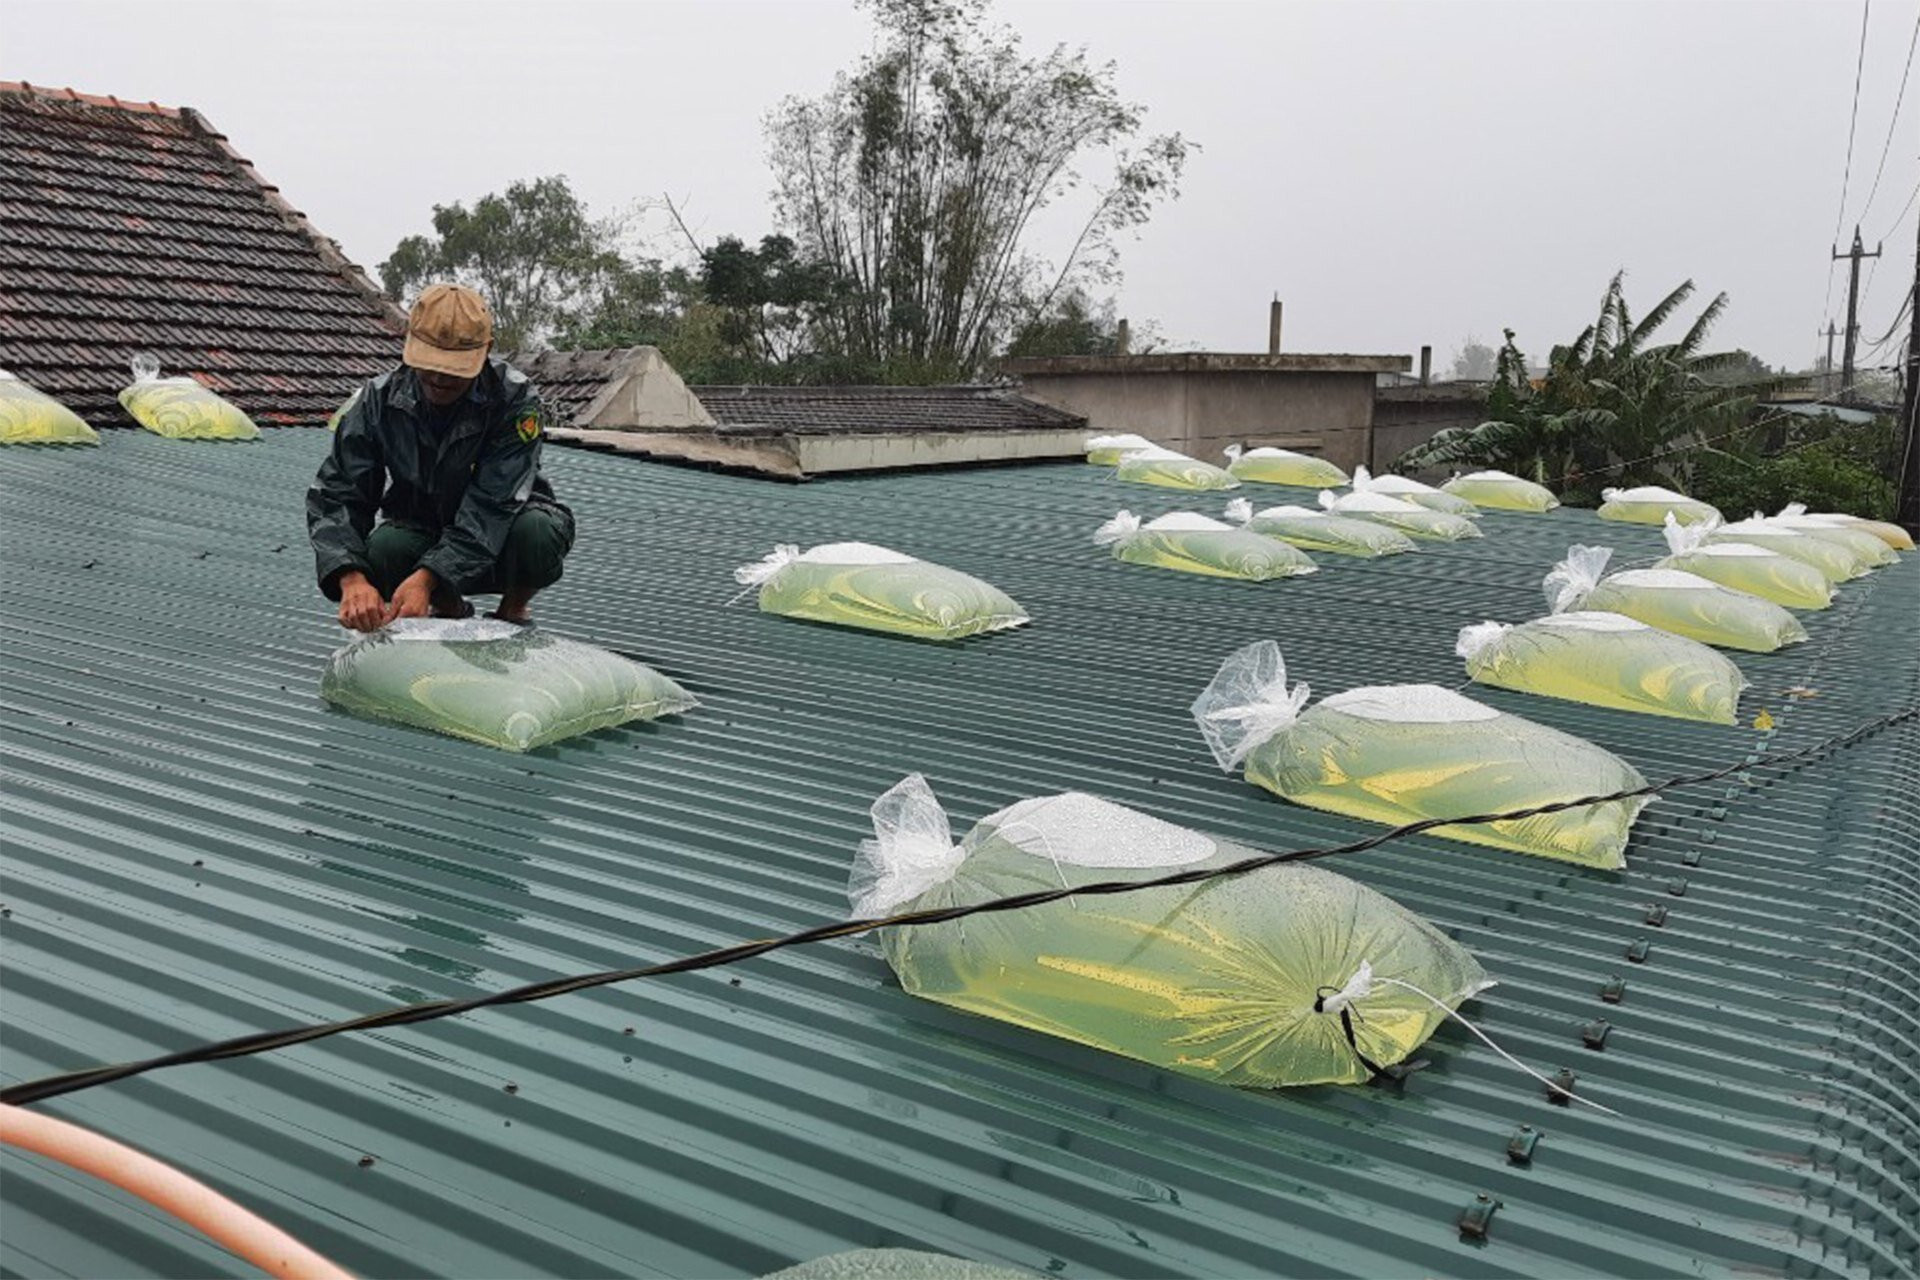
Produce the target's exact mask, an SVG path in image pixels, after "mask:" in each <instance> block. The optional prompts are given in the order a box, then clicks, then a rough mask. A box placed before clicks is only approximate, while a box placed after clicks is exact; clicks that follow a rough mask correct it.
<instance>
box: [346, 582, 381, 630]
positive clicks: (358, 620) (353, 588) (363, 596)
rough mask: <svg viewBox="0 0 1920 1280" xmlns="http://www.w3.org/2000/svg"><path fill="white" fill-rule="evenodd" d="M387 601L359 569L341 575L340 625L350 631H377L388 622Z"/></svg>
mask: <svg viewBox="0 0 1920 1280" xmlns="http://www.w3.org/2000/svg"><path fill="white" fill-rule="evenodd" d="M386 620H387V602H386V601H385V600H382V599H381V598H380V591H379V588H377V587H375V586H374V585H373V583H372V582H370V581H368V580H367V575H366V574H364V573H361V572H360V571H359V570H358V569H348V570H347V571H346V572H344V573H342V574H341V575H340V625H341V626H343V627H346V628H347V629H348V630H350V631H375V630H378V629H379V628H380V627H382V626H384V625H385V624H386Z"/></svg>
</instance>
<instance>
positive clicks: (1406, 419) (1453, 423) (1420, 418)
mask: <svg viewBox="0 0 1920 1280" xmlns="http://www.w3.org/2000/svg"><path fill="white" fill-rule="evenodd" d="M1486 409H1487V395H1486V388H1485V387H1480V386H1468V385H1460V384H1441V385H1439V386H1433V387H1383V388H1381V390H1380V394H1379V396H1378V397H1377V398H1376V399H1375V401H1374V406H1373V456H1374V463H1373V468H1374V470H1376V471H1389V470H1392V469H1393V460H1394V459H1395V458H1398V457H1399V456H1400V455H1401V454H1403V453H1405V452H1406V451H1407V450H1409V449H1411V448H1413V447H1414V446H1415V445H1417V444H1425V443H1426V442H1427V441H1429V440H1431V439H1433V437H1434V435H1435V434H1436V433H1438V432H1441V431H1444V430H1446V429H1447V428H1449V427H1477V426H1479V425H1480V424H1481V423H1482V422H1484V421H1485V420H1486Z"/></svg>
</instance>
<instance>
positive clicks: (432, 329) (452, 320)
mask: <svg viewBox="0 0 1920 1280" xmlns="http://www.w3.org/2000/svg"><path fill="white" fill-rule="evenodd" d="M492 346H493V313H492V312H490V311H488V310H487V300H486V299H485V298H482V297H481V296H480V295H479V294H478V293H475V292H474V291H473V290H472V289H469V288H467V287H466V286H465V285H460V284H434V285H428V286H427V287H426V289H425V290H424V291H423V292H422V293H421V294H420V300H419V301H418V302H415V303H414V304H413V312H412V314H410V315H409V316H408V317H407V345H406V348H405V350H403V351H402V352H401V355H400V358H401V359H402V360H403V361H405V362H406V363H407V364H409V365H411V366H412V367H413V368H415V369H426V370H429V371H430V372H433V373H445V374H450V375H452V376H453V377H456V378H477V377H479V376H480V370H482V369H484V368H485V367H486V364H487V351H488V350H489V349H490V348H491V347H492Z"/></svg>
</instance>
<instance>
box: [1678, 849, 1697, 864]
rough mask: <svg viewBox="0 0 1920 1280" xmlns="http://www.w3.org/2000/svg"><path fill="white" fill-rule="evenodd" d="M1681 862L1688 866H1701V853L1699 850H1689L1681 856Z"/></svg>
mask: <svg viewBox="0 0 1920 1280" xmlns="http://www.w3.org/2000/svg"><path fill="white" fill-rule="evenodd" d="M1680 861H1681V863H1683V864H1684V865H1686V866H1689V867H1697V866H1699V865H1700V851H1699V850H1698V849H1689V850H1687V851H1686V852H1685V853H1683V854H1681V855H1680Z"/></svg>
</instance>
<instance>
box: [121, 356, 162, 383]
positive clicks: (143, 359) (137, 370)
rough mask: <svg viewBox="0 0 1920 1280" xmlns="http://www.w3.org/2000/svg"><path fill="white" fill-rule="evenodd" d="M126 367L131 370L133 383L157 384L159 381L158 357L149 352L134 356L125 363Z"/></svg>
mask: <svg viewBox="0 0 1920 1280" xmlns="http://www.w3.org/2000/svg"><path fill="white" fill-rule="evenodd" d="M127 367H128V368H130V369H132V370H133V380H134V381H135V382H157V381H159V379H160V360H159V357H157V356H155V355H152V354H151V353H149V352H145V351H142V352H141V353H140V354H138V355H136V356H135V357H134V358H133V359H131V360H129V361H128V362H127Z"/></svg>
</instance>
